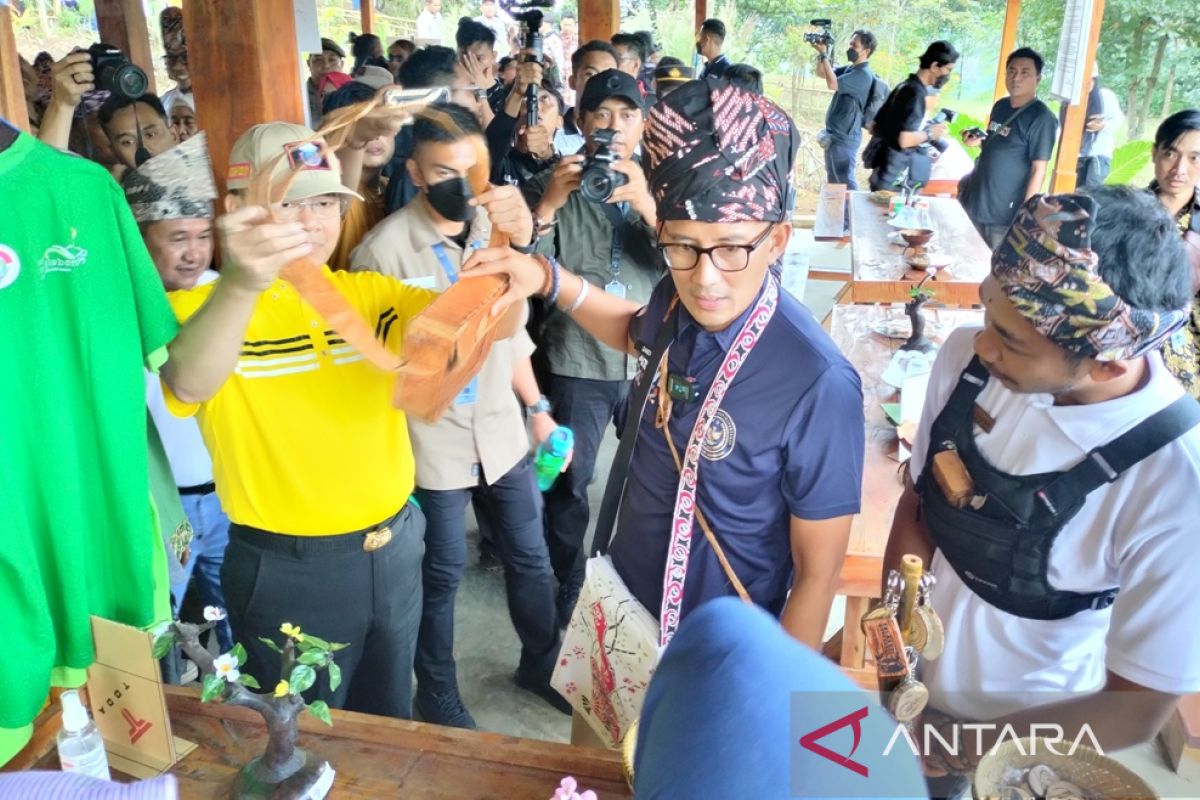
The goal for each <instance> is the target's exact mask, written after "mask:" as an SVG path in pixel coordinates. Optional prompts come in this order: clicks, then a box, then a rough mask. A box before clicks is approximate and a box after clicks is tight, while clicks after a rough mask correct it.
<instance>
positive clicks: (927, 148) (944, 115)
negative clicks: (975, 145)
mask: <svg viewBox="0 0 1200 800" xmlns="http://www.w3.org/2000/svg"><path fill="white" fill-rule="evenodd" d="M957 116H958V112H957V111H955V110H954V109H952V108H939V109H938V112H937V113H936V114H934V115H933V116H932V117H930V118H929V121H928V122H926V123H925V124H924V125H922V126H921V130H923V131H928V130H929V129H930V128H932V127H933V126H934V125H941V124H943V123H945V124H946V125H949V124H950V123H951V122H954V118H955V117H957ZM949 146H950V143H949V142H947V141H946V140H945V139H930V140H929V141H928V142H922V143H921V144H919V145H917V147H918V149H920V150H921V151H922V152H924V153H925V155H927V156H929V157H930V158H931V159H935V160H936V159H937V157H938V156H939V155H941V154H942V153H944V152H946V148H947V147H949ZM931 151H932V152H931Z"/></svg>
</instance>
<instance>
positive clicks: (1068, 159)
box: [1050, 0, 1104, 194]
mask: <svg viewBox="0 0 1200 800" xmlns="http://www.w3.org/2000/svg"><path fill="white" fill-rule="evenodd" d="M1092 2H1093V5H1092V20H1091V28H1090V29H1089V30H1088V37H1087V50H1086V51H1085V53H1084V61H1083V75H1084V78H1083V84H1082V86H1081V87H1080V89H1079V97H1076V98H1074V99H1073V101H1072V102H1071V105H1069V106H1068V107H1067V115H1066V121H1065V122H1064V123H1063V129H1062V136H1061V138H1060V139H1059V141H1058V160H1057V161H1055V162H1054V175H1053V177H1052V178H1051V181H1050V191H1051V192H1052V193H1054V194H1060V193H1062V192H1073V191H1075V179H1076V174H1075V170H1076V168H1077V167H1078V165H1079V148H1080V146H1081V145H1082V144H1083V124H1084V122H1086V121H1087V120H1086V117H1087V97H1088V92H1089V91H1090V90H1091V76H1092V72H1094V71H1095V68H1096V49H1097V48H1098V47H1099V46H1100V26H1101V24H1102V23H1103V22H1104V0H1092Z"/></svg>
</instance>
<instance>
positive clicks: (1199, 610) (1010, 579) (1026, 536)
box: [885, 186, 1200, 796]
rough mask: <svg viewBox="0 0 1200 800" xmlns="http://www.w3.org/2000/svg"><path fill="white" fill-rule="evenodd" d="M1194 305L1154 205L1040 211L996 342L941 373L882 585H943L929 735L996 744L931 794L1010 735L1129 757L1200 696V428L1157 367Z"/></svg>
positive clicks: (1117, 197)
mask: <svg viewBox="0 0 1200 800" xmlns="http://www.w3.org/2000/svg"><path fill="white" fill-rule="evenodd" d="M1189 296H1190V275H1189V267H1188V261H1187V257H1186V255H1185V254H1184V252H1183V250H1182V248H1181V246H1180V244H1179V237H1178V235H1177V234H1176V233H1175V231H1174V227H1173V226H1172V224H1171V220H1170V219H1169V218H1168V217H1167V216H1166V215H1165V214H1164V213H1163V212H1162V210H1161V209H1160V208H1158V207H1157V206H1156V204H1155V203H1154V202H1153V198H1152V196H1150V195H1148V194H1146V193H1139V192H1136V191H1133V190H1131V189H1128V188H1125V187H1107V186H1106V187H1098V188H1096V189H1092V190H1089V191H1088V192H1086V193H1083V194H1078V195H1060V196H1053V197H1047V196H1043V195H1036V196H1034V197H1033V198H1031V199H1030V200H1029V201H1027V203H1026V204H1025V205H1024V206H1023V208H1022V209H1021V210H1020V211H1019V213H1018V215H1017V218H1016V220H1015V221H1014V223H1013V226H1012V228H1011V229H1010V231H1009V234H1008V236H1007V238H1006V239H1005V240H1004V242H1002V243H1001V245H1000V247H999V248H998V249H997V250H996V252H995V255H994V256H993V261H992V275H991V276H990V277H988V278H987V279H986V280H985V281H984V283H983V285H982V286H981V287H980V298H981V300H982V301H983V305H984V308H985V311H986V323H985V326H984V328H982V329H973V330H969V329H962V330H959V331H956V332H955V333H954V334H952V335H951V336H950V337H949V338H948V339H947V341H946V343H945V345H944V346H943V348H942V350H941V352H940V353H939V355H938V359H937V361H936V363H935V364H934V367H933V373H932V375H931V378H930V383H929V391H928V395H927V397H926V401H925V409H924V414H923V416H922V420H921V425H920V428H919V430H918V433H917V436H916V441H915V442H914V447H913V456H912V461H911V462H910V464H911V471H912V478H913V481H912V482H907V483H906V488H905V491H904V494H903V496H902V497H901V500H900V503H899V506H898V508H897V510H896V517H895V520H894V522H893V526H892V533H891V538H890V540H889V542H888V548H887V553H886V556H885V569H886V568H895V567H897V566H898V565H899V561H900V557H901V555H903V554H905V553H913V554H916V555H919V556H921V557H922V558H923V559H924V560H925V563H927V564H930V568H931V571H932V572H933V574H934V575H935V576H936V577H937V587H936V588H935V589H934V590H933V592H932V605H933V608H934V610H935V611H936V612H937V613H938V615H939V616H940V617H941V618H942V620H944V623H945V628H946V636H945V639H946V649H945V652H944V653H943V654H942V655H941V657H940V658H938V659H937V660H935V661H925V662H922V663H923V672H922V675H921V679H922V680H923V681H924V682H925V684H926V685H927V687H928V688H929V691H930V701H929V705H930V709H932V710H933V711H929V710H927V711H926V717H925V724H927V725H934V726H936V727H938V728H939V730H941V732H942V733H943V734H945V735H947V736H949V735H953V733H954V731H953V730H952V728H953V727H954V726H956V725H960V724H961V722H960V721H961V720H965V721H976V720H984V721H990V722H993V723H994V724H995V725H996V728H995V729H994V730H992V731H990V732H988V731H985V732H984V734H983V736H982V737H981V740H980V744H981V748H982V749H981V751H979V750H977V749H976V747H974V746H973V743H974V741H975V737H971V736H969V734H965V733H964V732H963V731H958V732H959V733H963V734H964V735H966V736H967V738H966V739H964V741H967V742H969V743H971V744H972V746H970V747H968V748H963V749H961V750H960V752H959V754H957V755H952V754H946V753H944V752H942V751H935V752H933V753H931V754H927V755H926V756H925V759H926V772H927V774H929V775H933V776H947V775H949V776H958V777H959V778H961V776H962V775H963V774H965V773H967V772H969V771H970V770H971V769H972V768H973V766H974V765H975V763H977V761H978V755H979V752H987V750H988V749H989V748H991V747H992V746H993V745H994V744H995V743H996V740H997V737H998V736H999V733H1000V731H1001V730H1002V729H1003V728H1004V725H1006V724H1011V725H1013V727H1014V728H1015V729H1016V730H1017V734H1018V735H1020V736H1025V735H1029V731H1030V725H1032V724H1057V725H1059V726H1061V727H1062V729H1063V731H1064V736H1065V738H1066V739H1067V740H1068V741H1069V742H1070V741H1074V740H1075V739H1076V737H1077V736H1078V735H1080V733H1081V731H1083V730H1084V726H1085V725H1086V726H1087V727H1088V728H1090V732H1091V734H1092V737H1093V738H1094V739H1095V740H1096V741H1097V742H1098V743H1099V744H1100V745H1101V746H1102V747H1103V749H1104V750H1106V751H1107V750H1116V749H1120V748H1122V747H1128V746H1131V745H1134V744H1137V743H1139V742H1142V741H1145V740H1147V739H1149V738H1151V737H1152V736H1154V735H1155V734H1156V733H1157V732H1158V730H1159V728H1160V727H1161V726H1162V723H1163V721H1164V720H1165V718H1166V716H1167V715H1168V714H1169V713H1170V712H1171V710H1172V709H1173V708H1174V706H1175V702H1176V699H1177V698H1178V696H1179V695H1182V694H1185V693H1189V692H1194V691H1197V690H1200V637H1197V636H1196V634H1195V620H1196V618H1197V615H1198V614H1200V593H1198V592H1197V591H1196V590H1195V576H1196V575H1197V574H1198V573H1200V537H1197V536H1196V520H1197V519H1198V518H1200V429H1197V428H1196V427H1195V426H1196V424H1197V423H1198V422H1200V408H1198V407H1197V406H1196V404H1195V402H1194V401H1193V400H1191V398H1189V397H1186V396H1185V394H1184V392H1183V390H1182V388H1181V387H1180V386H1179V385H1178V384H1177V383H1176V382H1175V380H1174V379H1173V378H1172V377H1171V376H1170V375H1169V374H1168V373H1167V371H1166V369H1165V368H1164V366H1163V362H1162V358H1161V356H1160V354H1159V352H1158V349H1159V348H1160V347H1161V346H1162V344H1163V342H1164V341H1165V340H1166V339H1167V338H1168V337H1169V336H1170V335H1171V333H1172V332H1173V331H1174V330H1175V329H1177V328H1178V327H1179V326H1180V325H1182V324H1183V322H1184V320H1185V319H1186V312H1185V309H1186V307H1187V302H1188V299H1189ZM1150 419H1153V420H1154V422H1153V425H1152V426H1150V425H1143V424H1142V423H1144V422H1146V421H1147V420H1150ZM955 475H957V476H958V480H957V481H955V480H953V479H952V478H947V477H946V476H955ZM968 476H969V477H968ZM954 485H959V486H963V485H965V486H967V487H969V488H967V489H966V491H965V492H961V493H958V494H955V493H954V492H948V491H946V489H945V488H944V487H947V486H951V487H952V486H954ZM955 497H957V498H959V501H958V502H955V500H954V499H953V498H955ZM885 574H886V573H885ZM1022 731H1024V732H1022ZM947 741H950V739H947ZM1085 743H1089V744H1090V740H1085ZM942 791H943V792H945V791H946V787H944V786H943V787H942ZM935 794H938V796H941V794H940V793H938V792H937V790H936V789H935Z"/></svg>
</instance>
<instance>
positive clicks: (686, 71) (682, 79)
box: [654, 64, 696, 85]
mask: <svg viewBox="0 0 1200 800" xmlns="http://www.w3.org/2000/svg"><path fill="white" fill-rule="evenodd" d="M695 79H696V71H695V70H693V69H692V68H691V67H686V66H683V65H680V64H670V65H668V66H665V67H658V68H657V69H655V70H654V81H655V83H660V84H668V85H672V84H677V83H687V82H688V81H692V80H695Z"/></svg>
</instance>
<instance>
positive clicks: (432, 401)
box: [247, 87, 508, 422]
mask: <svg viewBox="0 0 1200 800" xmlns="http://www.w3.org/2000/svg"><path fill="white" fill-rule="evenodd" d="M442 93H444V90H432V91H430V92H428V93H426V94H425V95H424V96H422V97H418V98H416V99H412V94H411V93H408V94H405V93H402V92H400V91H399V90H398V89H396V88H395V87H385V88H383V89H380V90H379V93H378V94H377V95H376V96H375V98H373V99H372V100H371V101H369V102H366V103H360V104H357V105H354V106H349V107H347V108H342V109H338V110H336V111H333V112H331V113H329V114H326V115H325V124H324V125H322V126H321V129H320V130H319V131H317V134H316V137H315V138H314V139H313V140H312V143H313V144H315V145H316V146H317V147H319V148H320V151H321V155H322V157H324V158H326V159H329V160H331V161H335V160H336V156H334V151H335V150H337V149H339V148H340V147H342V146H343V145H344V144H345V143H346V141H347V140H348V139H349V137H350V135H351V133H352V132H353V130H354V126H355V125H357V124H358V123H359V122H360V121H363V120H368V121H369V122H373V123H375V124H376V127H379V128H380V129H381V130H391V132H392V133H394V132H395V129H396V128H398V127H399V125H400V124H403V123H404V122H407V121H409V120H411V119H412V118H413V117H414V116H416V115H417V114H423V115H424V116H425V117H426V118H427V119H429V120H432V121H433V122H434V123H435V124H438V125H441V126H443V127H444V128H446V129H450V128H452V127H453V125H454V123H453V121H452V120H451V119H450V118H449V117H448V116H447V115H445V114H443V113H440V112H437V111H434V110H430V109H428V105H429V104H430V103H431V102H433V101H434V100H436V99H438V98H439V96H440V95H441V94H442ZM476 148H477V151H478V158H477V160H476V164H475V166H474V167H473V168H472V169H471V171H470V174H469V181H470V184H471V189H472V191H473V192H474V193H475V194H476V195H480V194H483V193H484V192H486V191H487V190H488V188H489V184H488V173H489V161H488V154H487V146H486V144H485V143H484V141H483V140H482V139H480V140H479V141H477V142H476ZM284 157H285V155H284V154H280V155H278V156H276V157H275V158H274V159H272V160H271V161H270V162H268V163H266V164H264V165H262V166H261V167H260V168H259V169H258V170H256V172H255V175H254V177H253V179H252V180H251V183H250V187H249V189H248V191H247V199H248V201H249V202H250V203H252V204H255V205H261V206H264V207H266V208H271V207H272V205H273V204H274V203H277V202H280V201H281V200H282V199H283V198H284V197H285V196H286V194H287V190H288V187H289V186H290V184H291V181H292V179H293V178H294V177H295V175H296V174H297V168H295V167H294V168H293V169H292V170H289V172H288V174H287V176H286V177H285V178H283V179H282V180H280V181H278V182H272V180H271V176H272V175H273V173H274V172H275V170H276V168H277V167H278V165H279V164H280V162H281V161H282V160H283V159H284ZM507 245H508V237H507V236H505V235H504V234H503V233H501V232H500V231H499V230H496V229H493V230H492V236H491V240H490V242H489V246H491V247H506V246H507ZM280 277H281V278H283V279H284V280H286V281H287V282H288V283H291V284H292V285H293V286H295V287H296V290H297V291H298V292H299V293H300V296H301V297H303V298H304V300H305V301H306V302H307V303H309V305H311V306H312V307H313V308H314V309H315V310H316V311H317V313H319V314H320V315H321V316H322V317H323V318H324V319H325V321H326V322H327V323H329V326H330V327H331V328H332V329H333V330H334V331H336V332H337V333H338V335H339V336H341V337H342V338H343V339H345V340H346V342H347V343H348V344H350V345H351V346H353V347H354V348H355V349H356V350H358V351H359V352H360V353H362V355H363V356H364V357H365V358H366V359H367V360H368V361H370V362H371V363H372V364H374V365H375V366H376V367H378V368H379V369H383V370H386V371H388V372H395V373H396V374H397V377H396V386H395V391H394V392H393V396H392V404H393V405H394V406H395V407H397V408H400V409H402V410H403V411H404V412H406V413H408V414H411V415H413V416H415V417H417V418H419V419H422V420H425V421H427V422H433V421H436V420H437V419H438V418H439V417H441V415H442V414H443V413H444V412H445V411H446V409H447V408H449V407H450V404H451V403H452V402H453V401H454V398H455V396H456V395H457V394H458V393H459V392H461V391H462V390H463V389H464V388H465V387H466V385H467V384H468V383H469V382H470V380H471V378H472V376H474V375H475V373H476V372H477V371H478V370H479V367H480V365H481V364H482V363H483V361H484V359H486V358H487V355H488V352H489V351H490V349H491V345H492V341H493V340H494V339H495V335H496V326H497V325H498V324H499V322H500V319H501V318H500V317H497V316H494V315H493V314H492V313H491V310H492V306H493V305H494V304H495V302H496V301H497V300H498V299H499V298H500V296H501V295H502V294H504V291H505V289H506V288H507V285H508V281H507V279H506V278H503V277H497V276H488V277H481V278H472V277H469V276H468V277H465V278H464V279H463V280H460V281H458V282H457V283H455V284H454V285H453V286H451V287H450V289H448V290H447V291H445V292H443V293H442V294H441V295H440V296H439V297H438V298H437V299H436V300H434V301H433V302H432V303H431V304H430V305H429V306H428V307H427V308H426V309H425V310H424V311H422V312H421V313H420V314H418V315H417V316H416V317H415V318H413V320H412V321H411V322H410V323H409V326H408V328H407V329H406V330H405V332H404V335H403V343H402V355H400V356H397V355H396V354H394V353H392V352H391V351H389V350H388V349H387V348H386V347H385V346H384V345H383V343H382V342H380V341H379V340H378V339H376V338H375V334H374V331H373V330H372V328H371V326H370V325H368V324H367V322H366V321H365V320H364V319H363V318H362V317H361V316H360V315H359V314H358V312H357V311H356V310H355V309H354V308H353V307H352V306H351V305H350V303H349V302H348V301H347V300H346V299H345V298H344V297H343V296H342V295H341V293H340V292H338V290H337V287H336V286H334V285H333V283H332V282H331V281H330V280H329V278H328V277H327V276H326V275H325V274H324V273H323V272H322V271H321V265H320V264H315V263H313V262H312V261H310V260H308V259H300V260H298V261H295V262H293V263H291V264H289V265H288V266H287V267H285V268H284V269H283V270H281V271H280Z"/></svg>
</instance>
